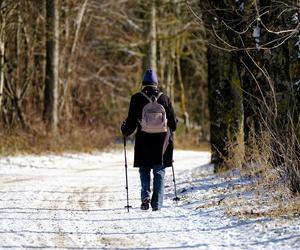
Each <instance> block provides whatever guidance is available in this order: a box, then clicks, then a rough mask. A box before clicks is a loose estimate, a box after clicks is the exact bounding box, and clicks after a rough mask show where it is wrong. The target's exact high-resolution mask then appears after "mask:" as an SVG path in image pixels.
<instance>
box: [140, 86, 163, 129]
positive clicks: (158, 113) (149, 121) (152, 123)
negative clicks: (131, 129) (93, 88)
mask: <svg viewBox="0 0 300 250" xmlns="http://www.w3.org/2000/svg"><path fill="white" fill-rule="evenodd" d="M141 94H142V95H143V96H145V97H146V98H147V100H148V101H149V103H147V104H146V105H145V106H144V108H143V112H142V120H141V121H140V124H141V128H142V129H141V130H142V131H144V132H147V133H163V132H167V131H168V125H167V122H168V120H167V115H166V110H165V108H164V107H163V105H161V104H159V103H158V102H157V100H158V99H159V97H160V96H161V95H162V94H163V93H162V92H160V93H159V94H158V96H157V97H156V96H151V98H150V97H148V96H147V95H146V94H145V93H143V92H141Z"/></svg>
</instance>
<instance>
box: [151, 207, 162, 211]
mask: <svg viewBox="0 0 300 250" xmlns="http://www.w3.org/2000/svg"><path fill="white" fill-rule="evenodd" d="M159 210H160V208H158V207H153V208H152V211H159Z"/></svg>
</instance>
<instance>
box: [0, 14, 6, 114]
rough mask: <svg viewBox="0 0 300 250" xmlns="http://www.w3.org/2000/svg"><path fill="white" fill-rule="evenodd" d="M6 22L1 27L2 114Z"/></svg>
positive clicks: (0, 100) (0, 99)
mask: <svg viewBox="0 0 300 250" xmlns="http://www.w3.org/2000/svg"><path fill="white" fill-rule="evenodd" d="M4 27H5V22H4V20H2V23H1V27H0V112H1V110H2V99H3V89H4V70H5V69H4V67H5V62H4V55H5V33H4V32H5V31H4Z"/></svg>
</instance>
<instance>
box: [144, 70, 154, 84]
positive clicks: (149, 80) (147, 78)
mask: <svg viewBox="0 0 300 250" xmlns="http://www.w3.org/2000/svg"><path fill="white" fill-rule="evenodd" d="M157 83H158V81H157V75H156V73H155V71H154V70H152V69H147V70H146V71H145V74H144V78H143V82H142V85H143V86H145V85H157Z"/></svg>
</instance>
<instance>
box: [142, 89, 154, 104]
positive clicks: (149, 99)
mask: <svg viewBox="0 0 300 250" xmlns="http://www.w3.org/2000/svg"><path fill="white" fill-rule="evenodd" d="M140 93H141V94H142V95H143V96H145V97H146V98H147V100H148V101H149V102H152V100H151V98H150V97H149V96H147V95H146V94H145V93H144V92H142V91H141V92H140Z"/></svg>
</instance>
